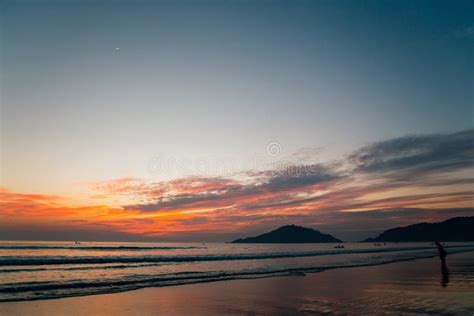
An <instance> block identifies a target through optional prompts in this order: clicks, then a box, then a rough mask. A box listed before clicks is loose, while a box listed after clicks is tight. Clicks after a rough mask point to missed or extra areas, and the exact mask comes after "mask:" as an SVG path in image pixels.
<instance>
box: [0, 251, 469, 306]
mask: <svg viewBox="0 0 474 316" xmlns="http://www.w3.org/2000/svg"><path fill="white" fill-rule="evenodd" d="M448 268H449V271H450V275H449V282H447V283H446V280H445V282H443V279H442V276H441V271H440V262H439V259H438V258H431V259H422V260H416V261H410V262H402V263H393V264H387V265H380V266H372V267H361V268H347V269H336V270H329V271H325V272H321V273H315V274H308V275H306V276H291V277H274V278H266V279H258V280H233V281H221V282H214V283H201V284H190V285H180V286H170V287H162V288H147V289H141V290H136V291H131V292H124V293H116V294H104V295H93V296H84V297H73V298H63V299H56V300H44V301H31V302H12V303H2V304H0V314H1V315H66V314H67V315H110V314H113V315H128V314H132V315H150V314H155V315H156V314H161V315H170V314H178V315H209V314H213V315H223V314H227V315H228V314H280V315H281V314H284V315H294V314H317V315H321V314H328V315H329V314H339V315H346V314H351V315H353V314H358V315H362V314H365V315H367V314H368V315H381V314H388V315H392V314H393V315H400V314H406V315H412V314H413V315H414V314H420V313H421V314H459V315H473V313H474V252H470V253H464V254H457V255H452V256H449V257H448ZM443 285H444V286H443Z"/></svg>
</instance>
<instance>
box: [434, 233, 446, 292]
mask: <svg viewBox="0 0 474 316" xmlns="http://www.w3.org/2000/svg"><path fill="white" fill-rule="evenodd" d="M435 245H436V247H438V255H439V259H440V260H441V275H442V277H443V278H442V279H441V286H442V287H446V286H447V285H448V283H449V271H448V267H447V266H446V256H447V255H448V253H447V252H446V250H444V247H443V245H441V244H440V243H439V242H435Z"/></svg>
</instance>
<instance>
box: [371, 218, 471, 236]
mask: <svg viewBox="0 0 474 316" xmlns="http://www.w3.org/2000/svg"><path fill="white" fill-rule="evenodd" d="M417 241H474V217H455V218H451V219H448V220H446V221H444V222H440V223H431V224H430V223H421V224H414V225H410V226H406V227H397V228H392V229H389V230H386V231H384V232H383V233H382V234H380V235H379V236H378V237H376V238H368V239H366V240H364V242H417Z"/></svg>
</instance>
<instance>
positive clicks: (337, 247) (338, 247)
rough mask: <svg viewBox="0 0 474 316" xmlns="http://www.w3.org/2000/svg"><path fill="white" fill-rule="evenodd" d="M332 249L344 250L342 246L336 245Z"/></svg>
mask: <svg viewBox="0 0 474 316" xmlns="http://www.w3.org/2000/svg"><path fill="white" fill-rule="evenodd" d="M334 248H336V249H342V248H344V245H337V246H334Z"/></svg>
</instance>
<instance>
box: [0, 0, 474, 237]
mask: <svg viewBox="0 0 474 316" xmlns="http://www.w3.org/2000/svg"><path fill="white" fill-rule="evenodd" d="M0 45H1V46H0V58H1V59H0V73H1V75H0V80H1V81H0V88H1V90H0V91H1V98H0V101H1V107H0V118H1V120H0V124H1V125H0V136H1V137H0V167H1V168H0V239H38V240H120V241H126V240H133V241H142V240H158V241H228V240H231V239H233V238H237V237H243V236H247V235H249V234H256V233H261V232H264V231H266V230H269V229H273V228H276V227H278V226H281V225H284V224H289V223H292V224H300V225H305V226H310V227H313V228H317V229H320V230H321V231H323V232H326V233H331V234H333V235H335V236H337V237H338V238H341V239H344V240H360V239H363V238H366V237H370V236H373V235H374V234H377V233H378V232H380V231H382V230H384V229H387V228H392V227H395V226H399V225H408V224H412V223H416V222H420V221H438V220H443V219H447V218H450V217H454V216H469V215H471V216H472V215H473V214H474V212H473V210H474V204H473V201H472V198H473V182H474V173H473V172H474V168H473V167H474V164H473V162H474V150H473V148H474V147H473V142H474V124H473V123H474V113H473V105H474V95H473V91H474V71H473V69H474V64H473V60H474V59H473V48H474V4H473V2H472V1H342V0H341V1H322V0H317V1H303V0H296V1H278V0H275V1H250V0H245V1H244V0H234V1H229V0H220V1H200V0H198V1H190V0H188V1H184V0H178V1H144V0H138V1H119V0H115V1H114V0H108V1H98V0H97V1H92V0H84V1H76V0H64V1H58V0H49V1H46V0H35V1H33V0H3V1H0Z"/></svg>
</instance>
